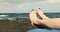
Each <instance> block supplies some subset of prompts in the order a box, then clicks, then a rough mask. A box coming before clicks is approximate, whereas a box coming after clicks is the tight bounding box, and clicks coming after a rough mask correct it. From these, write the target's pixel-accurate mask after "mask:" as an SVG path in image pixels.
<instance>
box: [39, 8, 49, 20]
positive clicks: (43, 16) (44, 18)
mask: <svg viewBox="0 0 60 32" xmlns="http://www.w3.org/2000/svg"><path fill="white" fill-rule="evenodd" d="M38 14H39V16H40V17H41V18H42V19H43V20H46V19H50V18H49V17H47V16H46V15H44V13H43V11H42V9H41V8H39V9H38Z"/></svg>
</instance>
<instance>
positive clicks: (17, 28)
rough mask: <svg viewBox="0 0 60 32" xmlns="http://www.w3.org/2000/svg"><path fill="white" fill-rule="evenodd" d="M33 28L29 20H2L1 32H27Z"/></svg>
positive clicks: (0, 21) (0, 23)
mask: <svg viewBox="0 0 60 32" xmlns="http://www.w3.org/2000/svg"><path fill="white" fill-rule="evenodd" d="M33 28H34V27H32V25H31V24H30V20H29V18H16V19H15V20H9V19H2V20H1V19H0V32H26V31H27V30H29V29H33Z"/></svg>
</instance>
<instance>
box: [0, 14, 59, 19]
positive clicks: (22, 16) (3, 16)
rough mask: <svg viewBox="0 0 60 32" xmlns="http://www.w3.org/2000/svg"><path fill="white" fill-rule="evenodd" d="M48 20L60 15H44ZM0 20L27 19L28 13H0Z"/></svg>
mask: <svg viewBox="0 0 60 32" xmlns="http://www.w3.org/2000/svg"><path fill="white" fill-rule="evenodd" d="M45 15H46V16H48V17H50V18H55V17H57V18H60V13H45ZM0 18H29V13H0Z"/></svg>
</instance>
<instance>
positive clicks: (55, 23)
mask: <svg viewBox="0 0 60 32" xmlns="http://www.w3.org/2000/svg"><path fill="white" fill-rule="evenodd" d="M38 11H39V10H38ZM39 12H40V11H39ZM39 12H38V14H40V13H39ZM43 15H44V14H42V13H41V15H40V16H41V17H42V16H43ZM29 17H30V20H31V24H32V25H33V23H35V24H40V23H43V24H45V25H47V26H48V27H50V28H54V29H60V18H53V19H50V18H48V17H47V16H45V15H44V16H43V17H44V18H43V17H42V18H43V19H42V20H41V19H38V18H37V16H36V13H35V11H31V12H30V15H29Z"/></svg>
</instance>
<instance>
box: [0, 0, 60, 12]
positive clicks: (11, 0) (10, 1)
mask: <svg viewBox="0 0 60 32" xmlns="http://www.w3.org/2000/svg"><path fill="white" fill-rule="evenodd" d="M38 8H42V9H43V11H44V13H58V12H59V13H60V0H0V13H29V12H30V11H31V9H35V11H36V12H37V9H38Z"/></svg>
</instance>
